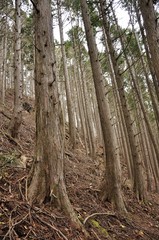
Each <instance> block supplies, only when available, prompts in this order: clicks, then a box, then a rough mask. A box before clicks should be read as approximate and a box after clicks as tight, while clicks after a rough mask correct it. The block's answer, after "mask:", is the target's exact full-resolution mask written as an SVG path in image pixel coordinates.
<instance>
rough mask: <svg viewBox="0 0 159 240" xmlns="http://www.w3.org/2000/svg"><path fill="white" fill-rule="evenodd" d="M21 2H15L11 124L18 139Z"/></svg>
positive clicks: (12, 130)
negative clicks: (12, 110)
mask: <svg viewBox="0 0 159 240" xmlns="http://www.w3.org/2000/svg"><path fill="white" fill-rule="evenodd" d="M20 5H21V0H15V49H14V112H13V117H12V119H11V122H10V128H9V129H10V133H11V136H12V137H14V138H16V137H18V133H19V129H20V126H21V123H22V67H21V9H20Z"/></svg>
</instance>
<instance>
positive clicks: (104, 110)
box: [80, 0, 126, 212]
mask: <svg viewBox="0 0 159 240" xmlns="http://www.w3.org/2000/svg"><path fill="white" fill-rule="evenodd" d="M80 3H81V9H82V16H83V21H84V26H85V32H86V39H87V44H88V49H89V55H90V61H91V67H92V73H93V79H94V85H95V90H96V96H97V102H98V109H99V115H100V121H101V127H102V133H103V138H104V145H105V155H106V169H105V179H104V184H103V186H102V195H103V199H104V200H109V201H112V202H114V203H115V206H116V208H117V209H118V210H119V211H122V212H125V211H126V210H125V206H124V201H123V198H122V194H121V183H120V171H119V166H118V163H119V162H118V161H119V153H118V147H117V145H116V137H115V135H114V129H113V126H112V123H111V116H110V110H109V103H108V96H105V94H104V84H103V75H102V71H101V66H100V62H99V58H98V52H97V46H96V43H95V38H94V36H93V29H92V27H91V21H90V17H89V9H88V5H87V3H86V0H81V1H80Z"/></svg>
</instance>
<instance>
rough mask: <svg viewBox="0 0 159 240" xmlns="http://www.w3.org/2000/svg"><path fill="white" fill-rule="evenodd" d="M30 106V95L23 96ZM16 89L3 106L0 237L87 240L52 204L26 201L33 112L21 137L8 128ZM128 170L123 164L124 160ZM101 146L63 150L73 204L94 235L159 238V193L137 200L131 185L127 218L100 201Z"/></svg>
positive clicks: (117, 238) (98, 239)
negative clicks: (91, 151)
mask: <svg viewBox="0 0 159 240" xmlns="http://www.w3.org/2000/svg"><path fill="white" fill-rule="evenodd" d="M24 100H25V101H26V102H28V103H29V104H30V105H31V106H34V102H33V100H31V99H27V98H26V99H24ZM12 105H13V93H12V91H8V92H7V96H6V106H5V108H4V109H2V106H0V239H15V240H18V239H26V240H27V239H34V240H36V239H39V240H46V239H50V240H53V239H55V240H60V239H65V240H66V239H68V240H84V239H85V237H84V236H83V234H82V232H80V231H78V230H77V229H75V227H74V226H73V225H72V224H71V223H70V221H69V219H68V218H67V217H66V216H65V215H64V214H63V213H62V212H61V211H60V209H56V208H54V207H53V206H52V205H51V203H50V202H47V203H45V205H42V206H30V205H29V204H28V202H27V200H26V196H27V176H28V174H29V170H30V168H31V164H32V161H33V158H34V139H35V123H34V115H35V113H34V111H31V112H30V113H29V112H27V111H25V110H24V111H23V124H22V127H21V130H20V135H19V139H18V140H14V139H12V138H11V136H10V135H9V134H8V132H7V128H8V125H9V121H10V117H11V114H12V107H13V106H12ZM122 167H123V169H124V163H123V166H122ZM102 169H103V165H102V148H100V149H99V152H98V154H97V159H96V160H92V159H91V158H89V157H88V156H86V154H85V150H84V149H83V147H82V145H81V144H80V143H79V144H78V146H77V148H76V149H75V150H73V151H72V150H70V149H69V147H68V149H66V151H65V178H66V184H67V191H68V195H69V198H70V200H71V203H72V204H73V207H74V209H75V211H76V213H77V214H78V216H79V219H80V220H81V222H83V223H84V225H85V228H86V229H87V231H88V232H89V234H90V239H92V240H93V239H96V240H103V239H112V240H113V239H114V240H124V239H125V240H134V239H143V240H151V239H152V240H158V239H159V194H157V193H149V196H148V201H147V204H146V205H145V204H143V203H142V202H138V201H137V199H136V198H135V197H134V196H133V194H132V192H131V190H130V189H129V186H128V185H127V186H125V185H124V182H125V180H124V179H126V175H125V176H124V177H123V192H124V196H125V203H126V207H127V210H128V214H127V215H126V216H122V215H120V214H119V213H118V212H115V211H114V209H113V206H111V204H110V203H108V202H106V203H102V202H101V201H100V197H99V193H100V192H99V184H100V181H101V179H102Z"/></svg>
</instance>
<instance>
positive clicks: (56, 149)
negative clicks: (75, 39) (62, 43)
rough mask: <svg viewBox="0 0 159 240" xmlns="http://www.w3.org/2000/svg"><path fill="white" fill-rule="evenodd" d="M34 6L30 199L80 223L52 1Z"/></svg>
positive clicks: (36, 2)
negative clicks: (67, 177)
mask: <svg viewBox="0 0 159 240" xmlns="http://www.w3.org/2000/svg"><path fill="white" fill-rule="evenodd" d="M34 8H35V10H34V15H35V105H36V149H35V161H34V164H33V168H32V171H31V174H30V180H29V182H30V184H29V188H28V200H29V202H30V203H31V204H32V203H38V204H41V203H43V202H45V201H48V200H51V201H52V204H53V205H54V206H59V207H61V209H63V210H64V211H65V213H67V214H68V215H69V216H70V218H71V220H72V221H73V222H74V223H75V224H76V225H77V227H80V226H81V224H80V222H79V220H78V218H77V216H76V214H75V212H74V210H73V208H72V205H71V203H70V201H69V198H68V195H67V192H66V186H65V182H64V175H63V168H64V167H63V160H64V123H63V116H62V110H61V104H60V101H59V94H58V89H57V78H56V71H55V70H56V69H55V59H54V52H53V51H54V48H53V42H52V16H51V1H43V0H36V1H34ZM50 198H51V199H50Z"/></svg>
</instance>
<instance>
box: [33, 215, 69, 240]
mask: <svg viewBox="0 0 159 240" xmlns="http://www.w3.org/2000/svg"><path fill="white" fill-rule="evenodd" d="M36 218H37V219H38V220H39V221H40V222H41V223H43V224H45V225H46V226H47V227H49V228H51V229H53V230H54V231H56V232H57V233H58V234H59V235H60V236H62V237H63V238H64V239H65V240H68V238H67V237H66V236H65V235H64V234H63V233H62V232H61V231H60V230H59V229H57V228H56V227H54V226H52V225H51V224H49V223H47V222H45V221H43V220H42V219H41V218H40V217H39V216H38V215H36Z"/></svg>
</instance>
